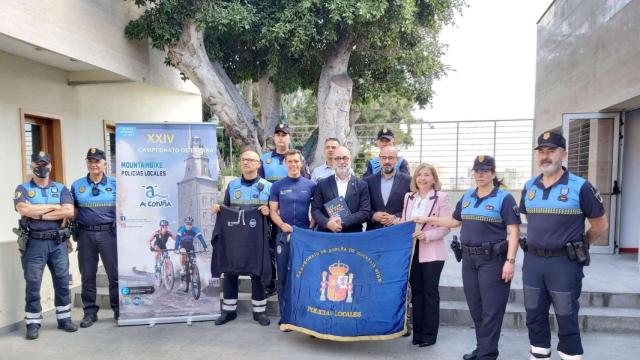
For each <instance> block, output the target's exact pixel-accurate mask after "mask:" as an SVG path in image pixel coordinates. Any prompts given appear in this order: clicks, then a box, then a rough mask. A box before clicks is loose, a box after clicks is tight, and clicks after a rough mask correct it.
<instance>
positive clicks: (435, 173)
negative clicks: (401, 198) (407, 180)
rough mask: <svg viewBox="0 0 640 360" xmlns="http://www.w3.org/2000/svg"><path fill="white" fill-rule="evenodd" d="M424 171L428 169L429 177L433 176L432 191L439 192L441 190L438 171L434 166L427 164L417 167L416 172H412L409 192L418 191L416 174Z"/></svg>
mask: <svg viewBox="0 0 640 360" xmlns="http://www.w3.org/2000/svg"><path fill="white" fill-rule="evenodd" d="M424 169H429V172H431V176H433V189H434V190H438V191H440V190H441V189H442V184H441V183H440V177H438V171H437V170H436V167H435V166H433V165H431V164H427V163H422V164H420V165H418V167H417V168H416V170H415V171H414V172H413V176H412V177H411V191H418V184H417V179H418V174H420V171H422V170H424Z"/></svg>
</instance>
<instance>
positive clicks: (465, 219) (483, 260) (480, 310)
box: [416, 156, 520, 360]
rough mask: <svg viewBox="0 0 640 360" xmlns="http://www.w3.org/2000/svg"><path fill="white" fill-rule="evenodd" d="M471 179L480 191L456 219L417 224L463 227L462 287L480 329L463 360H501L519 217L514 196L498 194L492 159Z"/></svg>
mask: <svg viewBox="0 0 640 360" xmlns="http://www.w3.org/2000/svg"><path fill="white" fill-rule="evenodd" d="M473 177H474V178H475V181H476V185H477V187H476V188H475V189H472V190H469V191H467V192H466V193H465V194H464V195H463V196H462V199H460V201H458V204H457V205H456V209H455V211H454V213H453V217H452V218H433V217H427V218H424V219H418V220H417V221H416V222H417V223H422V222H426V223H428V224H434V225H438V226H445V227H450V228H452V227H457V226H460V225H462V228H461V230H460V240H461V243H462V284H463V286H464V294H465V297H466V298H467V305H468V306H469V311H470V312H471V318H472V319H473V322H474V323H475V329H476V349H475V350H473V351H472V352H471V353H469V354H466V355H464V356H463V357H462V358H463V359H465V360H475V359H478V360H488V359H497V358H498V340H499V339H500V329H501V328H502V318H503V317H504V312H505V309H506V307H507V301H508V299H509V289H510V286H511V279H512V278H513V273H514V268H515V261H516V260H515V259H516V253H517V251H518V240H519V236H520V230H519V225H520V213H519V210H518V205H517V204H516V201H515V199H514V198H513V196H512V195H511V194H510V193H509V192H507V191H505V190H502V189H500V185H502V182H501V181H500V180H498V179H497V178H496V163H495V160H494V158H493V157H491V156H478V157H476V159H475V160H474V162H473ZM507 234H508V235H507ZM507 236H508V240H505V239H507Z"/></svg>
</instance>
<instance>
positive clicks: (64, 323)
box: [58, 318, 78, 332]
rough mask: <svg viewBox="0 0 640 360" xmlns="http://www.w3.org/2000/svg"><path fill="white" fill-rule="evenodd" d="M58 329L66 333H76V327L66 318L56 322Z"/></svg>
mask: <svg viewBox="0 0 640 360" xmlns="http://www.w3.org/2000/svg"><path fill="white" fill-rule="evenodd" d="M58 329H60V330H64V331H66V332H76V331H78V325H76V324H74V323H73V321H71V318H66V319H63V320H58Z"/></svg>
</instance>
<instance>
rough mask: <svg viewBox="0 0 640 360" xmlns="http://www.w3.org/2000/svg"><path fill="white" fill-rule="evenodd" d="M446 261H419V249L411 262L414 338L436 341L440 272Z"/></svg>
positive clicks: (438, 317)
mask: <svg viewBox="0 0 640 360" xmlns="http://www.w3.org/2000/svg"><path fill="white" fill-rule="evenodd" d="M442 268H444V261H430V262H425V263H420V262H419V261H418V249H417V246H416V251H415V253H414V255H413V263H412V264H411V275H410V277H409V283H410V284H411V304H412V305H413V340H416V341H419V342H435V341H436V338H437V337H438V327H439V325H440V291H439V290H438V286H439V284H440V274H441V273H442Z"/></svg>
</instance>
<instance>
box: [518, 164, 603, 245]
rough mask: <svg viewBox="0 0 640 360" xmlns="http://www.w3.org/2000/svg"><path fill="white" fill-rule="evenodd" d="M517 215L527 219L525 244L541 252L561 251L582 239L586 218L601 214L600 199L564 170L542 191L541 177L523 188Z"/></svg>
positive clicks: (584, 184)
mask: <svg viewBox="0 0 640 360" xmlns="http://www.w3.org/2000/svg"><path fill="white" fill-rule="evenodd" d="M520 212H522V213H523V214H526V216H527V222H528V225H527V244H529V245H531V246H534V247H536V248H541V249H549V250H553V249H560V248H562V247H564V246H565V245H566V244H567V242H570V241H578V240H582V236H583V234H584V231H585V226H584V221H585V218H590V219H592V218H598V217H600V216H602V215H604V213H605V211H604V206H603V204H602V198H601V197H600V194H599V193H598V191H597V190H596V189H595V188H594V187H593V185H591V183H589V182H588V181H587V180H585V179H583V178H581V177H579V176H577V175H575V174H572V173H571V172H569V171H566V169H565V172H564V174H563V175H562V176H561V177H560V179H558V181H557V182H556V183H555V184H553V185H551V186H549V187H548V188H545V186H544V184H543V183H542V175H539V176H535V177H533V178H532V179H530V180H529V181H527V183H526V184H525V185H524V188H523V189H522V198H521V199H520Z"/></svg>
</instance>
